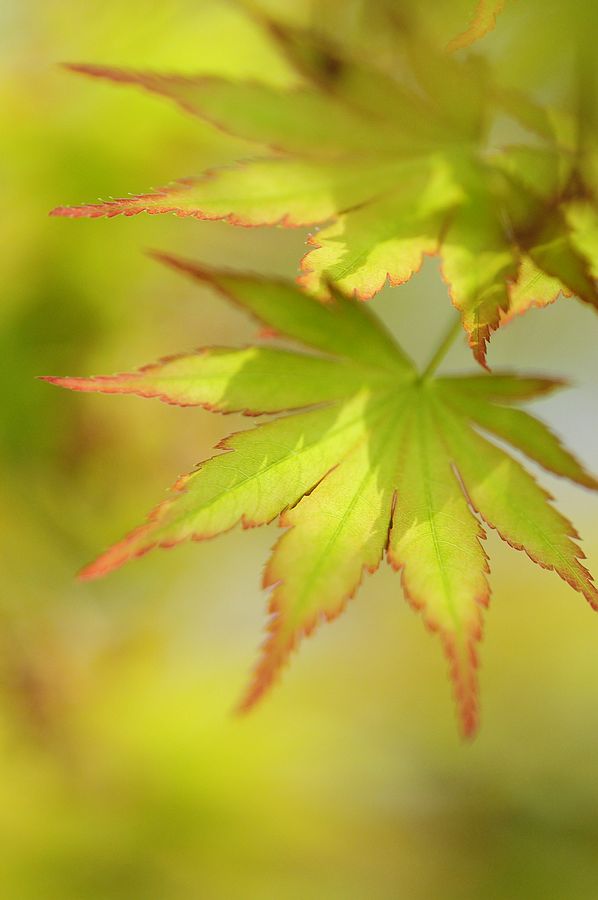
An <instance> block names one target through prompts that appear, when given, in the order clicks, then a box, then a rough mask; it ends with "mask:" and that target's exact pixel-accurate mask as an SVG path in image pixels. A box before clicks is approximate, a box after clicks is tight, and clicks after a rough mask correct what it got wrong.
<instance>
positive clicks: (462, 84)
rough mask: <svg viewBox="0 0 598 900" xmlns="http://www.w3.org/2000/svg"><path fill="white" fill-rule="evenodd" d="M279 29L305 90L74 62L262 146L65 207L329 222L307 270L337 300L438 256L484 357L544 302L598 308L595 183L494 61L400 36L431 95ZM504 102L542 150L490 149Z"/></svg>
mask: <svg viewBox="0 0 598 900" xmlns="http://www.w3.org/2000/svg"><path fill="white" fill-rule="evenodd" d="M501 6H502V4H501V3H497V4H490V5H488V4H481V5H480V9H479V10H478V13H477V14H476V16H475V17H474V19H473V22H472V27H471V28H472V30H471V31H467V32H465V33H464V34H463V35H460V36H459V38H458V39H455V40H457V45H459V46H460V45H461V44H463V42H465V43H469V42H470V41H471V40H473V39H474V38H475V37H476V35H481V34H483V33H484V32H485V30H488V28H490V27H491V26H492V24H493V23H494V21H495V16H496V13H497V12H498V11H499V9H500V7H501ZM275 37H276V39H277V40H278V41H279V43H281V45H282V46H283V48H284V50H285V52H286V53H287V56H288V57H289V58H290V59H291V61H292V63H293V64H294V66H295V67H296V68H297V70H298V71H299V72H301V74H302V76H303V78H304V81H305V83H304V84H302V85H301V86H299V87H296V88H292V89H289V90H286V91H285V90H281V89H277V88H273V87H270V86H268V85H267V84H259V83H243V82H237V83H233V82H228V81H225V80H223V79H219V78H206V77H189V78H185V77H179V76H168V75H160V74H153V73H141V72H135V71H125V70H121V69H113V68H106V67H99V66H81V65H80V66H71V68H72V69H74V70H76V71H78V72H82V73H84V74H87V75H92V76H94V77H100V78H107V79H110V80H113V81H118V82H122V83H128V84H134V85H137V86H140V87H142V88H144V89H146V90H149V91H151V92H153V93H156V94H160V95H163V96H166V97H168V98H170V99H171V100H174V101H175V102H176V103H177V104H178V105H179V106H181V107H182V108H183V109H184V110H185V111H186V112H189V113H191V114H193V115H196V116H199V117H201V118H202V119H204V120H207V121H208V122H210V123H212V124H213V125H215V126H216V127H218V128H221V129H223V130H224V131H226V132H229V133H230V134H233V135H235V136H237V137H241V138H244V139H246V140H249V141H252V142H254V143H255V144H256V145H258V147H259V148H260V149H259V152H260V154H261V155H260V156H258V157H257V158H254V159H249V160H245V161H242V162H240V163H238V164H236V165H234V166H231V167H226V168H222V169H215V170H212V171H210V172H208V173H206V174H204V175H203V176H200V177H198V178H190V179H185V180H184V181H181V182H178V183H175V184H173V185H172V186H170V187H167V188H164V189H162V190H159V191H154V192H153V193H150V194H140V195H136V196H131V197H128V198H125V199H120V200H109V201H107V202H105V203H99V204H91V205H85V206H79V207H59V208H58V209H56V210H54V214H56V215H61V216H68V217H79V216H87V217H98V216H109V217H111V216H115V215H121V214H122V215H126V216H130V215H135V214H137V213H140V212H147V213H152V214H156V213H168V212H171V213H175V214H176V215H180V216H194V217H197V218H201V219H215V220H226V221H228V222H229V223H231V224H234V225H243V226H250V225H262V226H263V225H268V226H274V225H277V226H286V227H293V226H296V227H300V226H313V225H320V224H324V225H326V227H324V228H323V230H321V231H319V232H318V233H317V234H312V235H311V237H310V239H309V242H310V243H311V245H312V250H311V252H309V253H308V254H307V255H306V257H305V258H304V260H303V261H302V268H303V270H304V272H303V275H302V276H301V278H300V282H301V283H302V285H303V286H304V287H306V288H307V289H308V290H309V291H311V292H314V293H316V292H320V293H322V294H325V293H326V290H327V284H328V282H330V281H332V282H334V283H335V284H336V285H337V286H338V288H340V289H341V290H343V291H344V292H346V293H347V294H352V295H355V296H357V297H359V298H360V299H369V298H371V297H372V296H373V295H374V294H376V293H377V292H378V291H379V290H380V289H381V288H382V287H383V285H384V284H385V283H386V282H387V281H389V282H390V283H391V284H393V285H396V284H401V283H403V282H405V281H407V280H408V279H409V278H410V277H411V276H412V275H413V273H414V272H416V271H417V270H418V269H419V268H420V266H421V264H422V261H423V259H424V257H425V255H433V254H439V255H440V257H441V263H442V271H443V275H444V278H445V280H446V281H447V284H448V287H449V293H450V297H451V300H452V302H453V304H454V305H455V306H456V307H457V309H458V310H459V312H460V313H461V317H462V321H463V325H464V327H465V330H466V332H467V334H468V336H469V342H470V345H471V347H472V350H473V352H474V355H475V356H476V358H477V359H478V361H479V362H480V363H481V364H482V365H485V364H486V363H485V359H486V345H487V342H488V340H489V338H490V336H491V333H492V332H493V331H494V330H495V329H496V328H497V327H499V326H500V324H502V323H503V322H504V321H505V320H508V319H509V318H512V316H514V315H516V314H520V313H522V312H524V311H525V310H527V309H529V307H530V306H534V305H536V306H538V305H545V304H547V303H549V302H552V301H553V300H554V299H556V297H557V296H558V295H559V294H560V293H563V294H565V295H566V296H572V295H576V296H578V297H579V298H580V299H582V300H583V301H585V302H587V303H589V304H591V305H592V306H594V307H598V291H597V289H596V281H595V275H596V271H595V259H596V251H597V250H598V225H597V224H596V223H598V217H597V214H596V210H595V204H594V202H593V200H592V199H591V197H590V195H589V194H588V192H587V190H585V189H583V190H581V191H580V190H578V189H575V190H574V187H575V186H576V185H577V180H576V179H578V175H579V172H578V171H577V168H576V165H577V163H576V158H575V156H574V154H573V153H572V151H571V148H570V147H563V146H561V144H560V143H559V137H558V135H556V134H555V131H554V128H553V126H552V125H551V123H550V121H549V120H548V118H547V116H546V115H545V114H544V112H543V111H542V110H541V109H539V108H538V107H537V106H535V105H534V104H533V103H532V102H531V101H529V100H528V99H527V98H525V97H523V96H521V95H516V94H515V93H514V92H512V91H511V92H505V91H501V90H500V89H499V88H498V87H497V86H496V85H495V84H494V83H493V81H492V79H491V77H490V74H489V71H488V69H487V67H486V66H485V65H484V64H483V63H482V61H481V60H480V59H477V58H476V57H470V58H468V59H466V60H457V59H455V58H453V57H452V56H450V55H448V54H446V53H442V52H439V51H438V50H436V49H435V48H434V47H433V46H432V45H430V44H428V43H426V42H425V41H424V39H423V38H421V36H418V35H415V36H414V35H409V37H408V39H405V37H404V36H403V35H401V33H400V32H399V31H397V42H399V39H400V40H401V42H402V43H400V44H399V47H401V48H402V51H403V55H404V57H405V60H406V64H407V65H408V67H409V69H410V78H411V80H412V81H413V82H414V83H416V84H417V89H414V88H413V87H412V86H409V85H408V84H406V83H404V82H402V81H401V80H400V79H398V78H396V77H394V74H393V73H391V72H387V71H382V70H381V69H378V68H374V67H372V66H370V65H367V64H365V63H364V62H363V61H362V60H356V59H355V58H352V57H349V56H347V55H344V56H343V54H342V53H341V51H340V50H339V49H338V48H332V49H331V48H330V47H329V46H327V45H326V46H324V47H323V48H322V47H321V46H320V44H319V43H318V42H317V41H316V39H315V38H314V37H313V36H309V35H307V34H305V33H303V32H300V31H297V30H293V29H290V28H282V27H281V26H277V28H276V29H275ZM316 50H319V54H316ZM505 112H506V113H507V114H508V115H511V116H512V117H515V118H517V119H518V120H519V121H520V122H521V123H522V124H523V125H524V126H525V127H526V128H527V129H528V130H529V132H530V135H531V132H536V133H537V134H535V136H534V138H533V141H531V143H530V145H529V146H523V147H501V148H499V150H498V151H496V150H491V148H490V147H489V143H488V142H489V134H490V128H491V125H492V123H493V121H494V120H495V118H496V116H497V115H499V114H504V113H505ZM530 140H531V138H530ZM538 141H539V143H538ZM263 154H266V155H263ZM588 220H590V225H589V226H588ZM326 223H328V224H326Z"/></svg>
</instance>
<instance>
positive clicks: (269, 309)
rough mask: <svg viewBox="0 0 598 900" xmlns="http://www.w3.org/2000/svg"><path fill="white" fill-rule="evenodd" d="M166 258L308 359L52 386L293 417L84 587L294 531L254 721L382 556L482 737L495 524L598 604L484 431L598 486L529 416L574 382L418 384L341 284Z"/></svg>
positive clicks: (539, 504)
mask: <svg viewBox="0 0 598 900" xmlns="http://www.w3.org/2000/svg"><path fill="white" fill-rule="evenodd" d="M164 260H165V261H166V262H167V263H168V264H169V265H171V266H174V267H175V268H178V269H180V270H182V271H183V272H185V273H186V274H188V275H191V276H192V277H193V278H196V279H197V280H199V281H200V282H201V283H203V284H210V285H212V286H213V287H214V288H216V289H217V290H218V291H219V292H220V293H222V294H224V295H225V296H226V297H228V298H230V299H231V300H232V301H233V302H234V303H235V304H237V305H239V306H241V307H243V308H244V309H245V310H246V311H247V312H249V313H250V314H251V315H253V316H254V317H257V318H258V319H259V320H260V321H261V322H262V323H264V324H265V325H266V326H268V327H270V328H273V329H275V331H276V332H277V333H279V334H281V335H282V336H285V337H287V338H290V339H292V340H294V341H296V342H301V343H303V344H305V345H306V346H307V347H309V350H310V352H309V353H305V352H302V353H299V352H291V351H289V350H283V349H276V348H273V347H272V346H270V345H269V346H268V347H256V348H246V349H242V350H232V349H231V350H225V349H222V348H216V349H214V350H205V351H202V352H200V353H198V354H192V355H187V356H181V357H175V358H173V359H170V360H165V361H162V362H161V363H158V364H156V365H154V366H150V367H146V368H145V369H141V370H139V371H137V372H133V373H129V374H125V375H117V376H109V377H101V376H100V377H96V378H91V379H87V378H48V379H47V380H49V381H52V382H54V383H56V384H59V385H62V386H64V387H68V388H71V389H74V390H79V391H100V392H107V393H136V394H140V395H142V396H154V397H159V398H160V399H162V400H166V401H167V402H174V403H180V404H182V405H186V404H199V405H203V406H205V407H206V408H208V409H213V410H218V411H229V410H232V409H245V410H247V411H250V412H252V413H253V414H256V415H257V414H259V413H272V412H274V411H276V410H284V409H289V410H291V409H293V410H298V411H297V412H294V413H292V414H288V415H282V416H279V417H278V418H277V419H275V420H274V421H267V422H266V423H265V424H260V425H258V426H255V427H253V428H249V429H248V430H246V431H243V432H240V433H238V434H234V435H232V436H231V437H229V438H227V439H225V440H224V441H222V442H221V443H220V444H219V445H218V449H219V450H220V451H221V452H220V453H218V454H217V455H215V456H213V457H212V458H211V459H209V460H207V461H206V462H203V463H201V464H199V465H198V466H197V468H196V469H195V470H194V471H192V472H191V473H190V474H189V475H186V476H184V477H182V478H180V479H179V480H178V481H177V482H176V483H175V485H174V488H173V491H172V492H171V494H170V495H169V497H168V499H167V500H165V501H164V502H163V503H161V504H160V505H159V506H158V507H157V508H156V509H155V510H154V511H153V512H152V513H150V515H149V517H148V519H147V521H146V522H145V523H144V524H142V525H141V526H140V527H138V528H137V529H135V530H134V531H132V532H131V533H130V534H129V535H127V536H126V537H125V538H124V539H122V540H121V541H119V542H118V543H116V544H115V545H114V546H112V547H111V548H110V549H108V550H107V551H106V552H105V553H103V554H101V555H100V556H99V557H98V559H96V560H95V561H94V562H92V563H91V564H90V565H89V566H87V567H86V568H85V569H84V570H83V572H82V573H81V576H82V577H83V578H87V579H90V578H96V577H98V576H100V575H105V574H107V573H108V572H111V571H113V570H114V569H116V568H118V567H119V566H121V565H123V564H124V563H125V562H127V561H129V560H131V559H134V558H135V557H138V556H141V555H143V554H145V553H147V552H148V551H150V550H152V549H153V548H156V547H172V546H173V545H175V544H178V543H181V542H182V541H186V540H204V539H207V538H211V537H214V536H216V535H218V534H221V533H223V532H225V531H228V530H229V529H231V528H232V527H234V526H235V525H236V524H239V523H241V524H242V525H243V527H246V528H247V527H252V526H257V525H263V524H266V523H268V522H272V521H273V520H274V519H276V518H278V519H279V524H280V526H281V527H282V528H283V529H284V534H283V535H282V537H281V538H280V540H279V541H278V543H277V544H276V546H275V548H274V551H273V555H272V558H271V559H270V561H269V563H268V564H267V567H266V572H265V577H264V585H265V587H267V588H269V589H270V590H271V593H270V601H269V609H270V620H269V624H268V630H267V637H266V640H265V643H264V646H263V648H262V653H261V657H260V659H259V661H258V664H257V667H256V669H255V672H254V674H253V676H252V678H251V680H250V683H249V686H248V688H247V690H246V692H245V694H244V696H243V698H242V700H241V703H240V707H241V708H242V709H244V710H246V709H249V708H250V707H252V706H253V705H254V704H255V703H256V702H257V701H258V700H259V699H260V698H261V697H262V695H263V694H264V693H265V691H266V690H267V689H268V688H269V687H270V685H271V684H272V683H273V681H275V679H276V678H277V676H278V674H279V672H280V670H281V668H282V667H283V666H284V665H285V663H286V662H287V660H288V657H289V655H290V654H291V653H292V651H293V650H294V649H295V648H296V647H297V646H298V644H299V643H300V641H301V640H302V638H303V637H305V636H306V635H308V634H310V633H311V632H313V631H314V630H315V629H316V628H317V627H318V626H319V624H321V623H322V622H324V621H328V620H331V619H333V618H335V617H336V616H337V615H338V614H339V613H340V612H341V611H342V610H343V608H344V607H345V605H346V604H347V602H348V600H349V599H350V598H351V597H352V596H353V595H354V593H355V592H356V590H357V588H358V587H359V584H360V582H361V580H362V577H363V574H364V572H374V571H375V570H376V569H377V567H378V566H379V564H380V562H381V561H382V559H383V558H384V557H385V556H386V557H387V559H388V561H389V563H390V564H391V565H392V566H393V567H394V568H395V569H399V570H400V571H401V578H402V584H403V588H404V593H405V596H406V597H407V599H408V600H409V601H410V603H411V604H412V605H413V606H414V607H415V608H416V609H418V610H421V611H422V615H423V618H424V620H425V622H426V624H427V625H428V627H429V628H431V629H432V630H435V631H437V632H438V634H439V636H440V638H441V641H442V644H443V647H444V650H445V653H446V655H447V657H448V660H449V670H450V674H451V678H452V681H453V684H454V690H455V694H456V699H457V708H458V713H459V721H460V725H461V730H462V732H463V734H465V735H471V734H473V732H474V731H475V728H476V727H477V723H478V681H477V662H478V650H477V643H478V641H479V639H480V637H481V634H482V613H483V611H484V609H485V607H486V606H487V604H488V598H489V586H488V580H487V576H488V572H489V569H488V563H487V558H486V554H485V551H484V549H483V547H482V544H481V540H482V539H483V538H484V536H485V525H486V524H487V525H489V526H490V527H492V528H495V529H496V530H497V532H498V533H499V535H500V536H501V537H502V538H503V539H504V540H505V541H506V542H507V543H508V544H510V545H511V546H513V547H515V548H517V549H520V550H524V551H525V552H526V554H527V555H528V556H529V558H530V559H531V560H532V561H534V562H536V563H538V565H540V566H542V567H543V568H546V569H552V570H554V571H555V572H556V573H557V574H558V575H560V577H561V578H562V579H563V580H564V581H566V582H567V583H568V584H570V585H571V586H572V587H573V588H574V589H575V590H577V591H579V592H580V593H582V594H583V595H584V596H585V597H586V598H587V600H588V601H589V603H590V605H591V606H592V607H594V608H598V593H597V591H596V588H595V586H594V584H593V581H592V578H591V576H590V574H589V573H588V572H587V570H586V569H585V568H584V566H583V565H582V563H581V562H580V560H581V559H582V558H583V553H582V551H581V549H580V548H579V546H578V545H577V543H576V539H577V535H576V533H575V531H574V529H573V527H572V526H571V524H570V523H569V522H568V521H567V519H565V518H564V517H563V516H562V515H561V514H560V513H558V512H557V511H556V509H555V508H554V506H553V505H552V503H551V499H550V497H549V495H548V494H547V493H546V492H545V491H544V490H543V489H542V488H541V487H539V486H538V484H537V483H536V481H535V479H534V478H533V477H532V476H531V475H530V474H529V473H528V472H527V471H526V469H525V468H524V467H523V466H522V465H521V464H520V463H519V462H517V461H516V460H515V459H514V458H513V457H512V456H511V455H509V454H508V453H507V452H506V451H505V450H503V449H501V447H499V446H498V445H497V444H495V443H494V442H492V440H488V439H487V438H486V437H484V436H483V435H482V434H481V433H480V431H482V432H484V434H486V435H489V436H490V437H491V438H492V437H495V438H498V439H499V440H500V441H502V442H506V443H508V444H510V445H511V446H512V447H514V448H515V449H516V450H518V451H520V452H522V453H524V454H526V455H527V456H529V457H530V458H531V459H532V460H534V461H535V462H537V463H539V464H540V465H542V466H543V467H544V468H546V469H549V470H550V471H552V472H555V473H557V474H559V475H561V476H563V477H566V478H569V479H571V480H572V481H575V482H577V483H579V484H582V485H584V486H586V487H592V488H596V487H598V482H596V480H595V479H594V478H593V477H592V476H591V475H589V474H588V473H587V472H585V470H584V469H583V467H582V465H581V464H580V463H579V462H578V461H577V460H575V459H574V457H573V456H572V455H571V454H570V453H569V451H567V450H566V449H565V448H564V447H563V445H562V444H561V443H560V441H559V440H558V439H557V438H556V437H555V436H554V435H553V434H552V432H550V431H549V429H548V428H547V427H546V426H545V425H544V424H543V423H542V422H540V421H539V420H538V419H536V418H535V417H533V416H532V415H530V414H529V413H527V412H524V411H522V410H519V409H517V408H516V405H517V404H518V403H520V402H521V401H522V400H525V399H528V398H530V399H532V398H535V397H540V396H542V395H543V394H546V393H548V392H550V391H552V390H555V389H557V388H558V387H561V386H562V385H561V383H559V382H558V381H556V380H555V379H549V378H542V377H539V376H522V377H519V376H517V375H515V374H512V373H498V374H494V375H485V376H480V375H476V376H454V377H445V378H438V379H431V378H429V377H423V376H420V375H418V373H417V371H416V370H415V368H414V366H413V365H412V364H411V362H410V361H409V359H408V358H407V356H406V355H405V354H404V353H403V351H402V350H401V349H400V348H399V347H398V345H397V344H396V343H395V342H394V341H393V339H392V338H391V337H390V336H389V335H388V333H387V332H386V331H385V330H384V329H383V327H382V326H381V325H379V323H377V320H376V319H375V318H374V317H373V316H372V315H371V313H370V312H369V311H368V310H367V309H366V308H365V306H364V305H363V304H361V303H360V302H359V301H356V300H352V299H349V298H347V297H343V296H342V295H338V293H336V292H335V291H334V290H333V291H332V292H331V297H330V299H329V300H327V301H322V300H320V299H317V298H316V297H314V296H311V295H308V294H306V293H303V292H301V291H300V290H299V289H298V288H296V287H295V286H293V285H290V284H285V283H283V282H277V281H270V282H269V281H264V280H260V279H257V278H256V277H254V276H245V275H236V274H234V273H231V272H219V271H213V270H210V269H208V268H206V267H203V266H200V265H197V264H194V263H191V262H189V261H186V260H180V259H178V258H173V257H164Z"/></svg>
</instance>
